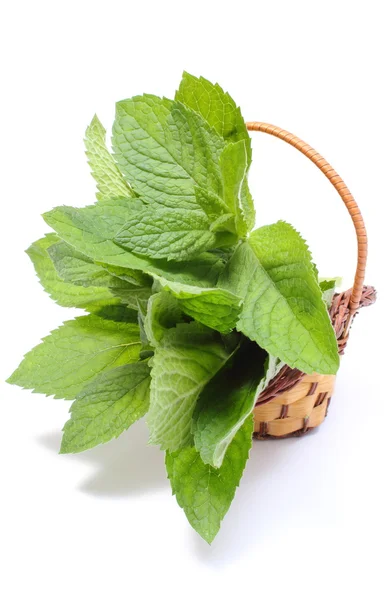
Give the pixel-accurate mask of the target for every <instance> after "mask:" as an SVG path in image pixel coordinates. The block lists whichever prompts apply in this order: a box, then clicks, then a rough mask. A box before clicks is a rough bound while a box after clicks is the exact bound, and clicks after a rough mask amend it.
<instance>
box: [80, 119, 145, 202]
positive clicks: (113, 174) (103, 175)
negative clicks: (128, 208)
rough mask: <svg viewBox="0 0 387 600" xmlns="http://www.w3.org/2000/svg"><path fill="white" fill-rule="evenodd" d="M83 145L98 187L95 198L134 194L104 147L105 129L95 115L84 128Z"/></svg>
mask: <svg viewBox="0 0 387 600" xmlns="http://www.w3.org/2000/svg"><path fill="white" fill-rule="evenodd" d="M85 146H86V156H87V158H88V162H89V165H90V168H91V173H92V175H93V177H94V179H95V180H96V182H97V187H98V189H99V193H98V194H97V198H98V199H99V200H100V199H102V198H104V199H106V198H132V197H133V196H135V193H134V192H133V190H132V189H131V187H130V186H129V185H128V183H127V182H126V181H125V179H124V177H123V176H122V174H121V172H120V170H119V169H118V167H117V165H116V163H115V162H114V159H113V157H112V156H111V154H110V152H109V151H108V149H107V148H106V130H105V129H104V127H103V126H102V124H101V122H100V120H99V119H98V117H97V115H95V116H94V118H93V120H92V122H91V123H90V125H89V127H88V128H87V129H86V134H85Z"/></svg>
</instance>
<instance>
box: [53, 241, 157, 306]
mask: <svg viewBox="0 0 387 600" xmlns="http://www.w3.org/2000/svg"><path fill="white" fill-rule="evenodd" d="M49 254H50V256H51V258H52V260H53V263H54V266H55V269H56V270H57V272H58V274H59V276H60V277H61V278H62V279H63V280H64V281H68V282H69V283H73V284H74V285H78V286H83V287H90V286H94V285H100V286H101V285H104V286H105V287H107V288H109V292H110V294H111V295H112V297H114V298H119V299H120V301H122V302H123V303H124V304H127V305H128V306H130V308H133V309H134V310H137V305H138V301H147V300H148V298H149V296H150V294H151V286H150V281H149V283H148V285H144V284H142V285H141V284H140V283H139V282H136V283H135V284H133V283H130V282H129V281H127V280H126V279H123V278H122V277H116V276H115V275H112V274H110V273H109V272H108V271H107V270H106V269H104V268H103V267H101V266H99V265H97V264H95V263H94V262H93V261H92V260H91V259H90V258H89V257H88V256H86V255H85V254H82V253H81V252H78V251H77V250H75V248H73V247H72V246H70V245H69V244H66V242H63V241H60V242H59V243H57V244H54V245H53V246H51V247H50V248H49Z"/></svg>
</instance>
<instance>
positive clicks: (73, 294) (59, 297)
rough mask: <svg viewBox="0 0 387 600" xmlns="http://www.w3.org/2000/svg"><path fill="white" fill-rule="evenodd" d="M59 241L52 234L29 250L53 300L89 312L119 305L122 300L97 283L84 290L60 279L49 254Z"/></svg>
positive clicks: (42, 281)
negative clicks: (111, 305)
mask: <svg viewBox="0 0 387 600" xmlns="http://www.w3.org/2000/svg"><path fill="white" fill-rule="evenodd" d="M58 241H59V238H58V236H57V235H55V233H50V234H48V235H46V236H45V237H44V238H42V239H40V240H38V241H37V242H34V243H33V244H32V245H31V246H30V247H29V248H28V250H27V254H28V256H29V257H30V259H31V260H32V262H33V264H34V267H35V271H36V273H37V275H38V277H39V280H40V283H41V284H42V286H43V287H44V289H45V290H46V292H47V293H48V294H49V295H50V296H51V298H52V299H53V300H55V302H57V303H58V304H60V306H69V307H70V306H71V307H76V308H84V309H85V310H88V311H96V310H98V309H99V308H101V307H102V306H105V305H106V304H118V303H119V302H120V300H119V299H118V298H117V297H115V296H114V295H113V294H112V292H111V291H110V290H108V289H107V288H106V287H103V286H100V285H97V283H96V285H95V286H92V287H89V288H87V289H82V288H80V287H79V286H77V285H74V284H72V283H69V282H67V281H63V279H61V278H60V277H59V275H58V273H57V271H56V269H55V267H54V265H53V262H52V260H51V258H50V254H49V252H50V250H51V248H52V247H53V246H55V245H56V244H57V243H58Z"/></svg>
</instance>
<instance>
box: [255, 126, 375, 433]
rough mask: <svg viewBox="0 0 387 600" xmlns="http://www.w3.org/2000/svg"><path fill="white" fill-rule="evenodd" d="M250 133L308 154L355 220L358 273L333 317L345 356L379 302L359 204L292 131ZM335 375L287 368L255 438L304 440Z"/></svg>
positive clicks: (263, 406)
mask: <svg viewBox="0 0 387 600" xmlns="http://www.w3.org/2000/svg"><path fill="white" fill-rule="evenodd" d="M246 125H247V129H249V130H250V131H261V132H263V133H268V134H270V135H273V136H275V137H278V138H280V139H281V140H284V141H285V142H287V143H288V144H290V145H291V146H294V147H295V148H297V150H299V151H300V152H302V153H303V154H305V156H307V157H308V158H309V159H310V160H311V161H312V162H313V163H314V164H315V165H316V166H317V167H318V168H319V169H320V170H321V171H322V172H323V173H324V175H325V176H326V177H327V178H328V179H329V181H330V182H331V183H332V185H333V186H334V187H335V188H336V190H337V191H338V193H339V194H340V197H341V199H342V200H343V202H344V204H345V206H346V207H347V209H348V212H349V214H350V216H351V219H352V222H353V224H354V227H355V231H356V236H357V249H358V252H357V268H356V274H355V281H354V284H353V288H352V289H350V290H348V291H347V292H345V293H342V294H336V295H335V296H334V299H333V302H332V305H331V308H330V317H331V320H332V325H333V327H334V330H335V332H336V337H337V342H338V347H339V353H340V354H343V353H344V349H345V346H346V344H347V340H348V334H349V330H350V327H351V324H352V321H353V318H354V316H355V315H356V314H357V311H358V310H359V308H361V307H362V306H368V305H370V304H373V302H375V298H376V294H375V290H374V288H372V287H369V286H368V287H366V286H363V283H364V275H365V265H366V259H367V234H366V230H365V226H364V221H363V217H362V215H361V213H360V210H359V207H358V206H357V204H356V202H355V199H354V198H353V196H352V194H351V193H350V191H349V189H348V188H347V186H346V185H345V183H344V181H343V180H342V179H341V177H340V176H339V175H338V174H337V173H336V171H335V170H334V169H333V168H332V167H331V165H330V164H329V163H328V162H327V161H326V160H325V159H324V158H323V157H322V156H321V155H320V154H319V153H318V152H316V150H314V149H313V148H311V146H309V145H308V144H306V143H305V142H303V141H302V140H300V139H299V138H298V137H296V136H295V135H292V134H291V133H289V132H288V131H284V130H283V129H280V128H279V127H275V126H274V125H269V124H267V123H259V122H255V121H254V122H250V123H246ZM335 379H336V377H335V375H319V374H317V373H314V374H312V375H305V373H302V372H301V371H299V370H298V369H291V368H290V367H288V366H285V367H283V369H281V371H280V372H279V373H278V374H277V375H276V377H274V379H272V380H271V381H270V383H269V385H268V387H267V388H266V389H265V390H264V391H263V392H262V394H261V395H260V396H259V397H258V399H257V402H256V405H255V408H254V432H255V433H254V435H255V437H256V438H257V439H268V438H283V437H288V436H291V435H302V434H303V433H306V432H307V431H309V430H310V429H312V428H314V427H317V425H320V423H322V422H323V420H324V419H325V417H326V415H327V413H328V408H329V403H330V400H331V397H332V393H333V390H334V385H335Z"/></svg>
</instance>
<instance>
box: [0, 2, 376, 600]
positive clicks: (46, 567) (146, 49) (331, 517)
mask: <svg viewBox="0 0 387 600" xmlns="http://www.w3.org/2000/svg"><path fill="white" fill-rule="evenodd" d="M384 8H385V7H384V3H383V2H382V1H381V0H380V1H379V2H377V1H370V0H368V1H367V2H357V1H354V0H352V1H351V2H345V1H339V0H336V1H335V2H330V1H325V2H323V3H322V2H319V3H317V2H311V1H310V0H309V1H308V2H299V1H295V0H292V1H286V2H276V1H271V2H265V3H263V2H246V1H243V0H238V1H236V2H232V3H229V2H227V1H226V0H224V1H222V2H211V1H210V0H206V1H204V2H202V1H200V0H197V1H196V2H183V1H180V2H171V1H167V0H166V1H164V2H162V1H158V2H154V1H148V2H139V1H138V2H131V1H130V0H127V1H126V2H115V1H114V0H110V1H109V2H97V1H94V2H82V1H81V0H78V1H77V2H73V1H70V0H68V1H67V2H58V1H56V2H55V1H54V2H53V1H52V0H51V1H49V2H48V1H47V2H44V1H38V0H36V1H34V2H30V1H24V2H20V1H19V2H18V1H16V0H13V1H12V2H8V3H7V4H6V5H4V6H3V9H2V15H1V18H0V28H1V31H0V44H1V49H0V56H1V63H2V66H1V83H2V91H1V94H0V103H1V110H0V120H1V126H0V133H1V138H0V152H1V161H0V164H1V183H0V187H1V196H2V199H1V220H0V228H1V235H0V243H1V252H0V257H1V265H2V267H1V270H2V277H1V281H2V287H1V303H2V307H1V313H0V314H1V351H2V357H1V362H0V370H1V373H0V376H1V383H0V386H1V401H2V403H1V416H0V418H1V423H2V425H1V435H0V444H1V449H0V457H1V483H2V491H1V494H0V503H1V512H0V519H1V530H0V544H1V552H2V553H3V556H2V558H1V559H0V565H1V568H2V571H3V574H2V576H1V580H0V589H1V591H2V597H3V598H4V599H5V600H14V599H19V598H21V599H27V598H39V600H46V599H47V600H48V599H50V600H61V599H62V598H66V599H69V598H71V599H75V600H78V599H79V600H80V599H89V598H90V599H96V600H99V599H102V598H104V599H105V598H129V597H130V598H148V597H149V598H151V597H152V598H160V597H161V598H164V597H166V598H169V599H171V600H174V599H180V598H199V597H201V598H212V597H223V598H242V597H247V598H248V597H257V598H261V597H270V598H273V599H275V600H276V599H280V598H284V597H287V598H297V599H298V600H302V599H304V598H305V599H306V598H308V599H309V598H311V597H313V598H332V599H335V598H351V599H352V598H360V597H366V598H375V599H379V598H383V597H384V593H385V583H384V576H385V557H383V554H385V537H386V533H387V531H386V516H385V515H386V510H385V506H386V500H387V499H386V496H385V491H384V485H383V484H384V480H385V473H386V469H385V463H386V458H387V456H386V441H385V440H386V438H385V423H386V411H385V405H386V400H387V398H386V391H385V390H386V387H385V377H384V370H385V360H386V358H385V357H386V352H385V340H384V337H383V336H385V335H386V329H385V325H384V321H385V318H386V308H387V306H386V303H385V295H384V294H385V291H386V279H385V273H386V251H385V248H386V236H385V227H386V226H385V216H386V177H385V173H386V159H387V156H386V147H385V139H383V138H385V137H386V134H387V127H386V110H387V109H386V106H387V103H386V100H387V97H386V92H385V84H386V69H385V57H386V51H387V45H386V41H385V40H386V37H385V36H386V32H385V17H384V15H383V9H384ZM183 69H185V70H187V71H189V72H192V73H194V74H196V75H203V76H206V77H207V78H209V79H210V80H213V81H219V83H220V84H221V85H222V86H223V87H224V88H226V89H227V90H228V91H229V92H230V93H231V94H232V96H233V97H234V98H235V99H236V101H237V102H238V103H239V104H240V105H241V106H242V110H243V114H244V116H245V118H246V120H254V119H255V120H261V121H268V122H272V123H275V124H277V125H280V126H281V127H283V128H285V129H288V130H290V131H292V132H294V133H296V134H297V135H299V136H300V137H302V138H304V139H305V140H306V141H308V142H309V143H310V144H311V145H313V146H315V147H316V148H317V149H318V150H319V151H320V152H321V153H322V154H323V155H324V156H325V157H326V158H327V159H328V160H329V161H330V162H332V164H333V165H334V166H335V168H336V169H337V170H338V171H339V173H340V174H341V175H342V176H343V178H344V180H345V181H346V182H347V184H348V185H349V187H350V189H351V190H352V192H353V194H354V195H355V197H356V198H357V200H358V202H359V204H360V206H361V209H362V212H363V214H364V217H365V220H366V223H367V225H368V230H369V237H370V252H369V267H368V271H367V283H370V284H373V285H375V286H377V287H378V291H379V299H378V303H377V304H376V305H375V306H374V307H372V308H368V309H363V311H362V312H361V314H360V315H359V316H358V317H357V319H356V322H355V324H354V327H353V330H352V335H351V340H350V344H349V347H348V352H347V354H346V356H345V358H344V359H343V361H342V366H341V369H340V373H339V378H338V382H337V389H336V393H335V396H334V399H333V401H332V404H331V409H330V413H329V417H328V419H327V420H326V422H325V423H324V424H323V425H322V426H321V427H320V429H319V431H318V432H316V433H314V434H312V435H309V436H307V437H305V438H303V439H291V440H287V441H277V442H257V443H254V446H253V450H252V454H251V459H250V461H249V464H248V467H247V470H246V473H245V476H244V479H243V480H242V486H241V488H240V489H239V490H238V492H237V495H236V498H235V501H234V503H233V506H232V508H231V510H230V512H229V513H228V515H227V517H226V519H225V521H224V524H223V526H222V529H221V532H220V534H219V536H218V537H217V539H216V540H215V542H214V543H213V545H212V546H211V547H209V546H208V545H207V544H206V543H205V542H204V541H202V540H201V539H200V538H199V537H198V536H197V535H196V534H195V532H193V531H192V530H191V529H190V527H189V525H188V523H187V522H186V520H185V517H184V514H183V512H182V511H181V509H179V507H178V506H177V504H176V502H175V499H174V498H172V497H171V493H170V490H169V484H168V482H167V480H166V478H165V474H164V466H163V457H162V454H161V453H160V452H159V451H158V450H157V449H156V448H154V447H149V446H146V442H147V434H146V430H145V426H144V425H143V423H139V424H138V425H136V426H135V427H133V428H132V430H130V431H129V432H127V434H125V435H122V436H121V438H119V439H118V440H117V441H115V442H112V443H110V444H108V445H106V446H104V447H99V448H96V449H94V450H91V451H89V452H87V453H85V454H83V455H77V456H58V455H57V452H58V449H59V444H60V437H61V433H60V431H61V427H62V425H63V423H64V422H65V420H66V419H67V412H68V408H69V404H68V403H66V402H64V401H58V400H57V401H54V400H52V399H48V398H45V397H43V396H38V395H32V394H31V393H30V392H27V391H22V390H20V389H19V388H16V387H11V386H8V385H6V384H5V383H4V379H6V377H7V376H8V375H9V374H10V373H11V372H12V370H13V369H14V368H15V367H16V366H17V364H18V362H19V361H20V359H21V357H22V354H23V353H24V352H26V351H27V350H29V349H30V348H31V347H32V346H33V345H35V344H36V343H38V341H39V340H40V338H41V337H42V336H44V335H46V334H47V333H48V332H49V331H50V330H52V329H54V328H55V327H56V326H58V325H59V324H60V323H61V322H62V321H63V320H65V319H68V318H71V316H72V315H74V314H76V313H79V312H80V311H75V310H70V309H64V308H61V307H59V306H57V305H55V304H54V303H53V302H52V301H51V300H50V299H49V297H48V296H47V295H46V294H45V293H44V292H43V290H42V289H41V287H40V285H39V283H38V281H37V279H36V276H35V274H34V271H33V268H32V266H31V264H30V263H29V260H28V257H27V256H26V255H25V254H24V253H23V250H24V249H25V248H27V247H28V245H29V244H30V243H31V242H32V241H34V240H35V239H37V238H39V237H40V236H41V235H42V234H43V233H44V232H45V231H46V230H47V226H46V225H45V224H44V222H43V220H42V219H41V217H40V216H39V215H40V214H41V213H43V212H44V211H47V210H49V209H50V208H52V207H53V206H56V205H61V204H72V205H75V206H81V205H84V204H87V203H92V202H93V201H94V183H93V180H92V178H91V177H90V175H89V172H88V166H87V164H86V160H85V157H84V154H83V144H82V138H83V133H84V130H85V128H86V126H87V124H88V123H89V121H90V120H91V118H92V116H93V114H94V112H97V113H98V115H99V117H100V118H101V120H102V121H103V123H104V124H105V126H106V127H107V128H108V129H109V128H110V126H111V124H112V120H113V116H114V103H115V101H116V100H120V99H123V98H125V97H130V96H132V95H135V94H141V93H143V92H151V93H155V94H159V95H163V94H164V95H166V96H169V97H171V96H172V95H173V93H174V90H175V89H176V87H177V86H178V83H179V79H180V75H181V73H182V71H183ZM253 135H254V163H253V166H252V171H251V188H252V192H253V194H254V198H255V201H256V208H257V218H258V223H260V224H263V223H267V222H272V221H274V220H276V219H278V218H282V219H286V220H289V221H290V222H292V223H293V224H294V225H295V226H296V227H297V228H298V229H299V230H300V231H301V232H302V233H303V235H304V236H305V237H306V238H307V239H308V241H309V243H310V246H311V248H312V251H313V254H314V257H315V259H316V262H317V263H318V265H319V268H320V272H321V273H322V274H324V275H328V276H331V275H333V276H336V275H341V274H344V275H345V283H346V285H347V286H350V285H351V277H352V275H353V272H354V267H355V240H354V231H353V229H352V225H351V223H350V220H349V217H348V216H347V214H346V211H345V209H344V207H343V205H342V204H341V201H340V198H339V197H338V195H337V194H336V193H335V192H334V190H333V189H331V187H330V185H329V183H328V181H327V180H325V178H324V177H323V175H322V174H321V173H319V171H318V170H317V169H316V168H315V167H313V165H311V164H309V163H308V161H307V159H306V158H305V157H303V156H301V155H299V154H298V153H297V152H296V151H295V150H294V149H293V148H291V147H288V146H286V145H285V144H284V143H283V142H280V141H279V140H275V139H271V138H268V136H264V135H263V134H253Z"/></svg>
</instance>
